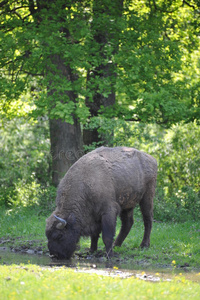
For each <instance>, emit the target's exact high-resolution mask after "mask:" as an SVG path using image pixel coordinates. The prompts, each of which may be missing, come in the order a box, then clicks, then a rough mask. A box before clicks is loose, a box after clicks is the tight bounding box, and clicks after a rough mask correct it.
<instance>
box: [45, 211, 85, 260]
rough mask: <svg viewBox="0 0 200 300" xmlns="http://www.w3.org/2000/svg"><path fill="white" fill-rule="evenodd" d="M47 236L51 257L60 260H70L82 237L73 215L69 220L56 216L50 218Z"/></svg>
mask: <svg viewBox="0 0 200 300" xmlns="http://www.w3.org/2000/svg"><path fill="white" fill-rule="evenodd" d="M46 236H47V239H48V248H49V252H50V255H52V256H54V257H56V258H58V259H69V258H70V257H71V256H72V254H73V253H74V251H75V249H76V244H77V242H78V240H79V237H80V234H79V231H78V230H77V226H76V219H75V216H74V215H73V214H71V215H70V216H69V217H68V219H67V220H65V219H62V218H59V217H57V216H56V215H52V216H50V217H49V218H48V219H47V226H46Z"/></svg>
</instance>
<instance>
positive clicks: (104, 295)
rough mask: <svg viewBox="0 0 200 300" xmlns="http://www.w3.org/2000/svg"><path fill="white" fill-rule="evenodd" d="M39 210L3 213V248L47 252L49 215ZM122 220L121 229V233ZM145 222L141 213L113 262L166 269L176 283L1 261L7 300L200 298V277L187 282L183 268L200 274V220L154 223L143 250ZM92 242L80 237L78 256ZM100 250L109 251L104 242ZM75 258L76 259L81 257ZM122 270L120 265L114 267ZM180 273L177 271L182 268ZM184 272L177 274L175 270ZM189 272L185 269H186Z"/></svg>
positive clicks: (2, 288) (0, 282)
mask: <svg viewBox="0 0 200 300" xmlns="http://www.w3.org/2000/svg"><path fill="white" fill-rule="evenodd" d="M46 217H47V216H43V215H41V212H40V211H39V210H37V209H18V210H16V209H15V210H10V211H9V210H5V209H1V212H0V247H2V246H4V247H10V248H14V249H18V250H21V249H29V248H30V249H39V250H41V249H42V251H43V253H45V252H47V246H46V238H45V234H44V230H45V219H46ZM119 225H120V224H119V223H118V226H117V231H119ZM142 235H143V224H142V221H141V218H140V217H139V215H138V216H137V217H136V222H135V225H134V227H133V229H132V230H131V232H130V234H129V236H128V237H127V239H126V240H125V242H124V244H123V246H122V247H121V248H117V249H115V253H116V256H115V257H114V258H113V259H112V260H113V265H114V266H115V265H118V266H119V267H120V264H121V265H123V266H124V265H125V266H127V267H128V266H130V265H132V266H133V267H134V266H137V265H139V266H141V269H143V270H145V268H147V267H148V266H152V267H154V269H156V268H158V269H159V268H160V267H167V268H169V270H170V272H171V277H172V280H171V281H164V280H162V279H161V280H160V281H159V282H153V283H152V282H147V281H144V280H140V279H138V278H136V277H135V276H131V277H128V278H125V279H122V278H119V277H118V276H116V277H115V278H113V277H111V276H110V277H109V276H104V275H97V274H86V273H81V272H79V271H78V270H75V269H70V268H66V267H57V266H54V267H40V266H36V265H30V264H29V263H28V264H26V265H22V264H21V265H13V264H12V265H4V264H3V260H2V259H0V291H1V294H0V295H1V297H0V298H2V299H5V300H7V299H9V300H10V299H13V300H14V299H16V300H18V299H20V300H23V299H25V300H28V299H48V300H51V299H121V298H122V297H123V299H124V298H128V299H192V300H195V299H199V295H200V284H199V282H200V281H199V279H198V280H195V281H196V282H194V281H188V280H186V279H185V277H184V275H182V274H181V272H182V270H187V271H190V270H196V274H195V278H194V279H197V278H199V277H200V223H197V222H196V223H194V222H192V221H190V222H189V221H188V222H186V223H177V224H176V223H159V222H155V223H154V226H153V231H152V236H151V247H150V249H148V250H141V249H140V248H139V244H140V242H141V239H142ZM89 246H90V240H89V239H88V238H87V239H86V238H84V239H81V243H80V250H79V251H78V252H77V255H76V256H75V257H76V258H77V259H80V257H81V256H82V257H84V254H85V255H86V256H87V255H88V254H87V249H88V248H89ZM99 249H100V253H104V245H103V242H102V240H101V239H100V242H99ZM76 258H75V259H76ZM114 268H117V267H114ZM177 270H178V272H175V271H177ZM176 273H177V274H179V275H177V276H175V274H176ZM183 274H184V271H183Z"/></svg>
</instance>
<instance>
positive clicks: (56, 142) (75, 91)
mask: <svg viewBox="0 0 200 300" xmlns="http://www.w3.org/2000/svg"><path fill="white" fill-rule="evenodd" d="M0 9H1V15H0V19H1V32H0V39H1V51H0V68H1V74H0V76H1V81H0V85H1V86H0V95H1V99H0V110H1V121H0V122H1V128H0V139H1V148H0V205H1V206H4V207H8V208H13V207H16V206H17V207H18V206H34V207H36V206H40V209H42V211H43V213H44V214H45V213H47V211H48V210H51V209H52V206H54V203H55V191H56V186H57V185H58V183H59V180H60V179H61V178H62V176H63V175H64V174H65V172H66V171H67V170H68V169H69V167H70V166H71V165H72V164H73V163H74V162H75V161H76V160H77V159H78V158H79V157H81V156H82V155H83V154H84V153H86V152H88V151H90V150H92V149H94V148H96V147H98V146H101V145H105V146H130V147H135V148H137V149H139V150H143V151H146V152H148V153H149V154H151V155H153V156H154V157H155V158H156V159H157V160H158V166H159V167H158V168H159V169H158V182H157V191H156V198H155V204H154V218H155V219H156V220H162V221H168V220H170V221H185V220H188V219H192V220H195V219H196V220H199V217H200V155H199V153H200V127H199V122H200V77H199V75H200V69H199V68H200V56H199V54H200V53H199V50H200V1H194V0H192V1H189V0H188V1H184V0H175V1H171V0H167V1H163V0H158V1H154V0H149V1H131V0H127V1H125V0H116V1H115V3H113V1H110V0H102V1H98V0H90V1H89V0H85V1H84V0H83V1H76V0H70V1H64V0H56V1H44V0H35V1H34V0H19V1H1V2H0Z"/></svg>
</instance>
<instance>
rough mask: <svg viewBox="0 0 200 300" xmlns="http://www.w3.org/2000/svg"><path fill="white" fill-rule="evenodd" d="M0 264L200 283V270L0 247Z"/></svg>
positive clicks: (154, 280)
mask: <svg viewBox="0 0 200 300" xmlns="http://www.w3.org/2000/svg"><path fill="white" fill-rule="evenodd" d="M0 264H6V265H10V264H36V265H40V266H42V267H51V268H55V269H57V268H59V267H63V266H65V267H66V268H72V269H74V270H76V272H84V273H90V274H98V275H103V276H112V277H120V278H129V277H133V276H134V277H136V278H139V279H141V280H146V281H152V282H159V281H160V280H164V281H170V280H171V279H172V278H174V277H175V276H178V277H184V278H185V279H186V280H191V281H195V282H198V283H200V270H188V269H187V270H186V269H183V270H182V269H179V270H177V269H175V270H172V268H169V267H168V268H167V267H166V268H163V267H162V268H159V267H158V268H156V267H155V268H153V267H152V266H142V265H139V266H138V265H136V264H134V262H133V263H130V262H129V263H128V264H121V263H117V262H114V263H112V260H111V261H107V260H106V259H105V258H103V257H101V258H91V257H88V258H84V259H79V258H78V257H76V258H74V259H71V260H69V261H68V260H66V261H52V260H51V258H50V257H49V256H48V255H44V254H43V255H42V254H41V255H38V254H33V253H18V252H12V251H10V250H9V249H8V248H6V247H5V248H4V247H0Z"/></svg>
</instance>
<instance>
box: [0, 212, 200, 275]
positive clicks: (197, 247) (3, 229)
mask: <svg viewBox="0 0 200 300" xmlns="http://www.w3.org/2000/svg"><path fill="white" fill-rule="evenodd" d="M46 217H47V216H43V215H41V212H40V211H38V210H33V209H19V210H16V209H15V210H13V211H11V210H10V211H9V210H5V209H2V210H1V212H0V247H1V246H7V247H11V248H15V249H17V250H20V249H29V248H30V249H37V250H40V251H43V252H44V253H45V252H47V242H46V237H45V233H44V231H45V220H46ZM119 228H120V222H118V226H117V232H118V231H119ZM142 235H143V223H142V221H141V218H140V217H139V216H138V217H137V218H136V221H135V224H134V226H133V228H132V229H131V232H130V233H129V235H128V237H127V239H126V240H125V241H124V244H123V245H122V247H121V248H115V253H116V257H114V258H113V260H114V261H115V260H117V262H118V263H119V264H120V263H121V264H124V263H127V264H130V263H134V264H135V265H137V264H140V265H142V266H144V267H145V266H149V265H151V266H155V267H163V266H173V267H174V266H175V267H176V268H195V269H200V223H199V222H193V221H187V222H185V223H160V222H154V224H153V230H152V235H151V247H150V248H149V249H145V250H141V249H140V248H139V245H140V242H141V240H142ZM80 246H81V247H80V250H79V251H78V253H79V254H80V253H81V254H83V253H87V250H88V249H89V246H90V239H89V238H83V239H81V242H80ZM99 250H100V251H101V252H104V245H103V242H102V240H101V239H100V241H99ZM86 255H87V254H86ZM172 262H173V263H172Z"/></svg>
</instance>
